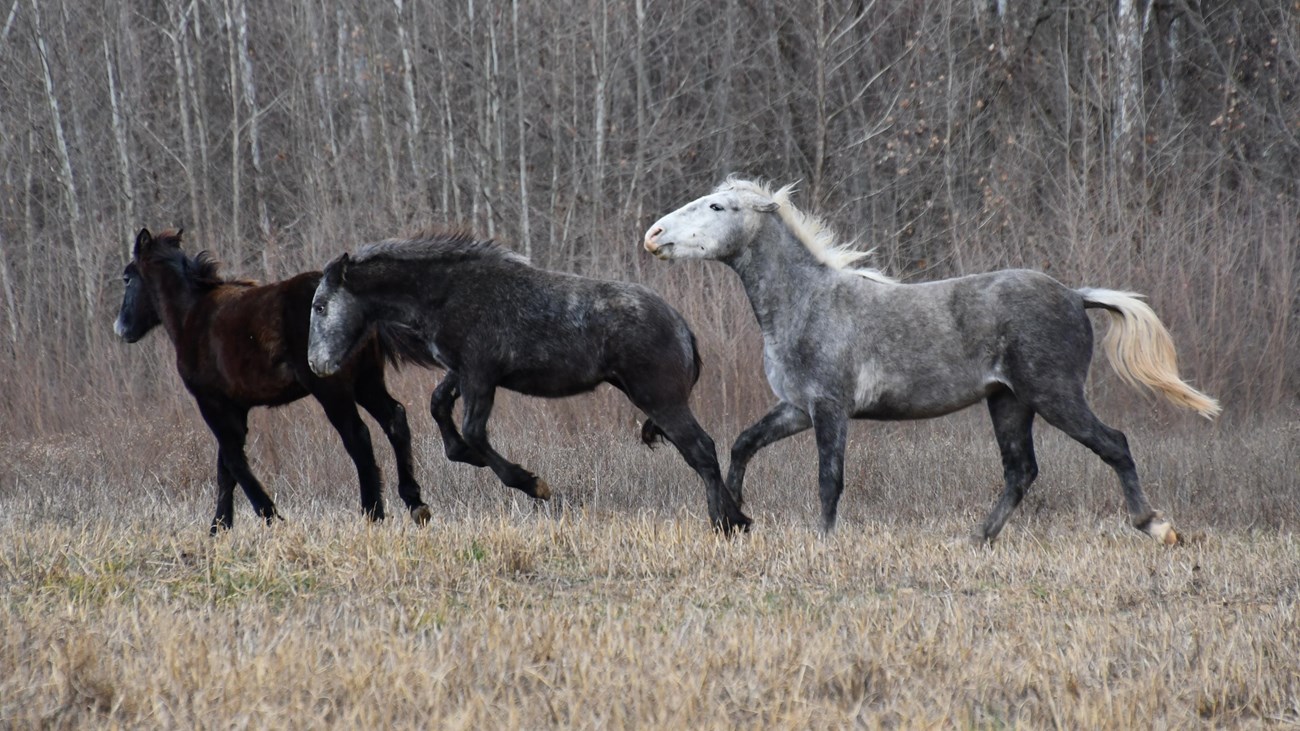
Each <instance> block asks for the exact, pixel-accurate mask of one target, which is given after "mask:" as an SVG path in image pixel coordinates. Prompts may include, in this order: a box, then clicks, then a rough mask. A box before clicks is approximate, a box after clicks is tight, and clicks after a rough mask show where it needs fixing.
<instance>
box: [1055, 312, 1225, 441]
mask: <svg viewBox="0 0 1300 731" xmlns="http://www.w3.org/2000/svg"><path fill="white" fill-rule="evenodd" d="M1078 292H1079V294H1081V295H1083V301H1084V307H1101V308H1103V309H1105V310H1106V313H1107V314H1108V315H1110V327H1108V328H1107V329H1106V335H1105V337H1104V338H1103V339H1102V342H1101V345H1102V348H1104V349H1105V351H1106V357H1107V358H1108V359H1109V360H1110V364H1111V367H1113V368H1114V369H1115V372H1116V373H1118V374H1119V377H1120V378H1121V379H1123V380H1124V382H1125V383H1128V384H1129V385H1131V386H1135V387H1136V386H1147V387H1149V388H1151V389H1152V390H1154V391H1156V392H1158V393H1160V394H1162V395H1163V396H1164V397H1165V398H1167V399H1169V401H1170V402H1172V403H1173V404H1174V405H1176V406H1182V407H1185V408H1188V409H1192V410H1193V411H1196V412H1198V413H1200V415H1201V416H1204V417H1205V418H1207V419H1213V418H1214V417H1215V416H1218V415H1219V411H1221V409H1220V407H1219V402H1218V401H1216V400H1214V399H1213V398H1210V397H1209V396H1207V395H1205V394H1203V393H1201V392H1200V391H1197V390H1196V389H1194V388H1192V387H1191V386H1189V385H1188V384H1187V383H1186V382H1185V381H1183V379H1181V378H1179V377H1178V357H1177V353H1176V351H1175V350H1174V340H1173V338H1171V337H1170V336H1169V331H1168V330H1166V329H1165V326H1164V325H1163V324H1161V322H1160V318H1158V317H1156V313H1155V311H1154V310H1152V309H1151V308H1150V307H1149V306H1148V305H1147V304H1146V303H1145V302H1143V301H1142V300H1141V299H1139V298H1140V297H1141V296H1142V295H1140V294H1134V293H1132V292H1117V291H1115V290H1112V289H1080V290H1078Z"/></svg>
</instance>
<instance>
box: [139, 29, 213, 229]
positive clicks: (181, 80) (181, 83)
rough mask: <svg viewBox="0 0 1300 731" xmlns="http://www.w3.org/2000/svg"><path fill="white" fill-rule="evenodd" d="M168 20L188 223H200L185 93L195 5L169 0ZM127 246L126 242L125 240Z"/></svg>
mask: <svg viewBox="0 0 1300 731" xmlns="http://www.w3.org/2000/svg"><path fill="white" fill-rule="evenodd" d="M166 6H167V19H168V21H170V23H171V26H172V30H171V33H170V35H171V40H172V69H173V71H174V73H175V74H176V110H177V112H178V113H179V114H180V118H181V141H182V144H183V145H184V147H185V150H184V160H185V186H186V189H187V190H188V191H189V193H190V221H191V222H192V223H191V224H190V225H192V226H198V225H200V221H201V219H200V218H199V211H200V210H201V209H200V208H199V184H198V180H197V179H196V178H195V177H194V130H193V129H192V128H191V126H192V125H191V123H190V105H189V103H188V102H187V100H186V94H185V78H186V76H187V74H186V73H185V51H184V43H185V40H186V39H185V33H186V31H187V30H188V28H189V23H190V12H191V11H194V10H195V6H194V5H190V6H189V7H188V8H185V9H183V10H182V9H180V8H178V7H176V6H175V5H173V4H171V3H166ZM128 245H129V243H128Z"/></svg>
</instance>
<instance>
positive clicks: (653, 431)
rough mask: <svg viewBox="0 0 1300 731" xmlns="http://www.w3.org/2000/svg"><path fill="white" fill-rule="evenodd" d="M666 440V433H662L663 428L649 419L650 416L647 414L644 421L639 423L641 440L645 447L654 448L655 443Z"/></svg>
mask: <svg viewBox="0 0 1300 731" xmlns="http://www.w3.org/2000/svg"><path fill="white" fill-rule="evenodd" d="M667 440H668V435H667V434H665V433H664V430H663V429H660V428H659V425H658V424H656V423H654V422H653V421H651V420H650V417H648V416H647V417H646V419H645V423H644V424H642V425H641V441H642V442H644V443H645V445H646V446H647V447H649V448H651V449H654V448H655V445H656V444H658V443H659V442H663V441H667Z"/></svg>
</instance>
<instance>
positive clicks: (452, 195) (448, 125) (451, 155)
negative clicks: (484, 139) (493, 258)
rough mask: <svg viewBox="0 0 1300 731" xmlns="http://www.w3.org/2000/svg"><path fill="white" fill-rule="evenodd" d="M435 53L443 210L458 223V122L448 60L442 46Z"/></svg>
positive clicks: (438, 45)
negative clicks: (439, 89) (439, 84)
mask: <svg viewBox="0 0 1300 731" xmlns="http://www.w3.org/2000/svg"><path fill="white" fill-rule="evenodd" d="M434 51H435V52H436V53H437V54H438V70H439V73H440V74H441V75H442V111H443V113H442V122H443V130H442V141H443V142H442V160H443V165H444V166H445V168H446V169H445V170H444V171H443V174H442V210H443V215H444V216H445V215H447V214H448V213H452V214H453V215H454V216H455V218H456V220H457V221H461V220H463V216H464V214H462V213H461V209H460V187H459V184H458V183H457V180H458V179H459V178H458V176H457V163H456V120H455V119H454V118H453V117H452V115H451V77H450V76H449V75H448V73H447V58H446V55H445V54H444V53H443V51H442V44H440V43H438V44H434ZM448 199H450V206H451V207H450V208H448Z"/></svg>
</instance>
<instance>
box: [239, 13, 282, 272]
mask: <svg viewBox="0 0 1300 731" xmlns="http://www.w3.org/2000/svg"><path fill="white" fill-rule="evenodd" d="M234 2H235V23H236V28H237V31H238V32H237V38H238V45H237V47H238V51H239V69H240V74H239V75H240V82H241V84H240V88H241V89H242V90H243V97H244V105H245V106H247V107H248V152H249V157H250V162H252V164H253V196H254V197H256V198H257V228H258V231H259V232H260V233H261V234H262V269H263V271H265V272H266V276H267V278H270V279H273V278H274V276H275V271H274V268H273V265H274V258H273V257H272V255H271V249H272V246H273V242H272V240H271V217H270V215H269V213H268V212H267V207H266V184H265V180H264V176H263V173H262V134H261V117H262V110H261V109H260V108H258V106H257V83H256V80H255V77H254V75H253V59H252V56H251V55H250V54H249V52H248V5H247V3H246V2H245V0H234Z"/></svg>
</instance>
